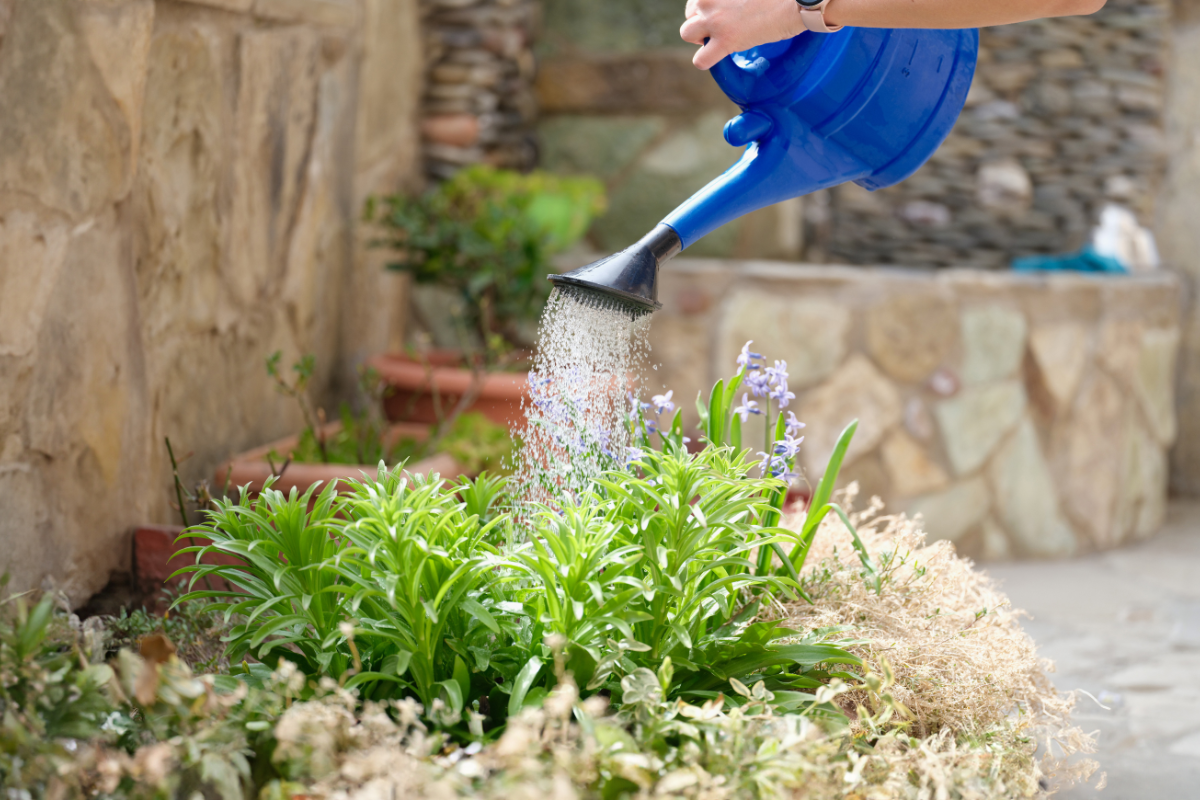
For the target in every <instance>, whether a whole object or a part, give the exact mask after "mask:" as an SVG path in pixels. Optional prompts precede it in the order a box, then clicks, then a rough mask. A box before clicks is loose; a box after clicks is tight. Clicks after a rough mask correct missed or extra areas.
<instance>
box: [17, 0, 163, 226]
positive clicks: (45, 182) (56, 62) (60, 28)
mask: <svg viewBox="0 0 1200 800" xmlns="http://www.w3.org/2000/svg"><path fill="white" fill-rule="evenodd" d="M147 10H148V13H149V14H150V15H152V14H153V6H152V5H148V3H146V2H137V3H123V4H120V5H118V6H113V7H99V8H93V7H91V6H87V7H85V6H82V5H81V4H78V3H67V2H36V3H18V4H17V5H16V6H15V7H14V10H13V14H12V17H11V18H10V19H9V21H8V29H7V32H6V34H5V37H4V47H3V48H0V97H3V98H4V113H3V114H2V115H0V191H6V192H12V193H16V194H20V195H26V196H27V197H29V198H30V199H31V200H33V201H36V202H38V203H40V204H42V205H43V206H45V207H46V208H48V209H53V210H55V211H58V212H60V213H63V214H65V215H67V216H68V217H70V218H72V219H74V220H75V221H77V222H79V221H82V220H83V219H84V218H85V217H87V216H89V215H93V214H96V213H99V212H100V211H101V210H102V208H103V207H104V206H105V205H106V204H108V203H110V202H112V201H114V200H116V199H118V198H119V197H121V196H123V195H124V194H125V193H126V192H127V191H128V188H129V183H130V181H131V179H132V176H133V173H134V165H135V163H136V162H135V155H136V147H137V145H136V141H137V138H136V135H135V134H136V121H135V119H136V118H137V117H138V115H139V112H140V108H139V105H140V98H139V97H138V96H137V92H138V85H139V81H140V80H141V79H142V75H141V73H142V72H143V71H144V68H145V64H144V57H145V53H146V47H147V45H148V41H149V29H148V25H147V24H146V23H147V16H146V15H147ZM83 18H88V19H90V20H91V22H88V23H85V22H84V21H83ZM125 34H127V35H129V36H130V40H129V41H127V42H123V41H120V36H121V35H125ZM114 48H115V52H114ZM97 58H98V59H99V64H98V63H97ZM122 58H125V59H128V63H122ZM110 84H111V87H112V88H111V89H110ZM114 91H115V92H116V93H117V95H119V96H115V95H114V94H113V92H114Z"/></svg>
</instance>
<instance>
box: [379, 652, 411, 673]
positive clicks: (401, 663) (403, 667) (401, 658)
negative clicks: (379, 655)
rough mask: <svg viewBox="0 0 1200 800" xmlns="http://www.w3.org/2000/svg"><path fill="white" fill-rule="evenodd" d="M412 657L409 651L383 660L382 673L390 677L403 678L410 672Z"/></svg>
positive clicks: (394, 654) (393, 654)
mask: <svg viewBox="0 0 1200 800" xmlns="http://www.w3.org/2000/svg"><path fill="white" fill-rule="evenodd" d="M412 657H413V654H412V653H411V652H409V651H408V650H401V651H400V652H398V653H392V654H391V655H389V656H388V657H387V658H385V659H384V660H383V667H382V668H381V671H382V672H384V673H385V674H388V675H397V676H402V675H404V673H406V672H408V665H409V664H410V663H412Z"/></svg>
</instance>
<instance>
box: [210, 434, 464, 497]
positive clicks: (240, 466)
mask: <svg viewBox="0 0 1200 800" xmlns="http://www.w3.org/2000/svg"><path fill="white" fill-rule="evenodd" d="M340 428H341V423H340V422H333V423H330V424H329V425H327V426H326V427H325V433H326V435H332V434H333V433H336V432H337V431H338V430H340ZM428 437H429V426H427V425H420V424H415V423H397V424H394V425H392V426H391V427H390V428H389V429H388V433H387V440H388V441H389V442H395V441H397V440H398V439H401V438H413V439H416V440H417V441H422V440H424V439H426V438H428ZM299 441H300V437H299V435H295V436H289V437H287V438H286V439H280V440H279V441H276V442H271V443H270V444H264V445H263V446H262V447H256V448H254V449H253V450H247V451H246V452H245V453H240V454H238V455H236V456H234V457H233V458H232V459H230V460H229V461H228V462H226V463H225V464H222V465H221V466H220V467H219V468H218V469H217V472H216V475H215V476H214V478H213V480H214V486H216V487H218V488H223V487H225V486H227V485H228V486H229V488H230V493H231V494H233V493H235V492H236V487H240V486H246V485H249V487H250V490H251V491H255V492H257V491H261V490H262V488H263V485H264V483H265V482H266V480H267V479H268V478H270V477H271V476H272V475H274V474H275V470H276V469H280V468H281V467H283V464H282V463H280V462H278V461H277V462H276V463H275V465H274V467H272V465H271V462H270V461H269V460H268V458H267V456H268V454H270V453H271V451H275V452H276V453H279V454H280V455H282V456H283V457H284V458H286V455H285V454H286V453H289V452H291V451H292V450H293V449H295V447H296V446H297V445H298V444H299ZM377 468H378V465H376V464H319V463H317V464H314V463H304V462H292V463H289V464H288V465H287V467H286V468H285V469H283V470H282V474H281V475H280V476H279V478H278V480H276V481H275V488H276V489H278V490H279V491H281V492H283V493H285V494H286V493H288V492H290V491H291V490H292V489H293V488H295V489H297V490H299V491H301V492H304V491H306V490H307V489H308V487H310V486H312V485H313V484H314V483H316V482H318V481H321V482H322V483H329V482H331V481H335V480H360V479H361V478H362V476H363V474H364V473H366V474H367V475H368V476H373V475H374V474H375V472H376V470H377ZM407 471H409V472H411V473H413V474H424V475H432V474H435V473H436V474H438V475H440V476H442V477H443V478H447V479H450V478H456V477H458V476H459V475H462V474H463V470H462V467H461V466H459V464H458V462H456V461H455V460H454V459H453V458H452V457H451V456H449V455H448V454H446V453H436V454H434V455H432V456H430V457H428V458H424V459H422V460H420V461H417V462H414V463H413V464H411V465H409V466H408V467H407Z"/></svg>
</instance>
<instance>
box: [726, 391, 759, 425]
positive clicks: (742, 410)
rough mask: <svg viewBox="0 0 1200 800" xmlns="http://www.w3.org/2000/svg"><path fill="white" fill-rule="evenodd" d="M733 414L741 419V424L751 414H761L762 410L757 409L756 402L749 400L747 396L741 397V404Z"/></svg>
mask: <svg viewBox="0 0 1200 800" xmlns="http://www.w3.org/2000/svg"><path fill="white" fill-rule="evenodd" d="M733 413H735V414H737V415H738V416H739V417H741V418H742V422H746V421H747V420H749V419H750V415H751V414H761V413H762V409H760V408H759V407H758V402H757V401H755V400H751V399H750V396H749V395H747V394H743V395H742V404H741V405H740V406H738V407H737V408H735V409H734V410H733Z"/></svg>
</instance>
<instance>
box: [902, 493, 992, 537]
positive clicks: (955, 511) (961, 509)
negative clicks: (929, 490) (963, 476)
mask: <svg viewBox="0 0 1200 800" xmlns="http://www.w3.org/2000/svg"><path fill="white" fill-rule="evenodd" d="M991 508H992V500H991V494H990V493H989V492H988V487H987V483H986V482H985V481H984V480H983V479H982V478H970V479H968V480H965V481H961V482H959V483H956V484H954V485H953V486H951V487H949V488H947V489H945V490H943V491H940V492H937V493H935V494H929V495H925V496H924V497H918V498H916V499H914V500H912V501H911V502H909V503H907V504H906V505H905V511H906V512H907V513H908V514H909V515H910V516H915V515H917V514H920V515H921V517H922V518H923V519H924V524H923V526H922V527H923V528H924V530H925V532H926V533H927V534H929V541H940V540H942V539H948V540H950V541H952V542H954V541H958V540H959V539H961V538H962V537H963V536H964V535H966V534H967V533H968V532H969V531H970V530H971V529H972V528H974V527H975V526H976V525H978V524H979V523H981V522H983V520H984V519H985V518H986V517H987V515H988V513H989V512H990V511H991Z"/></svg>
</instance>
